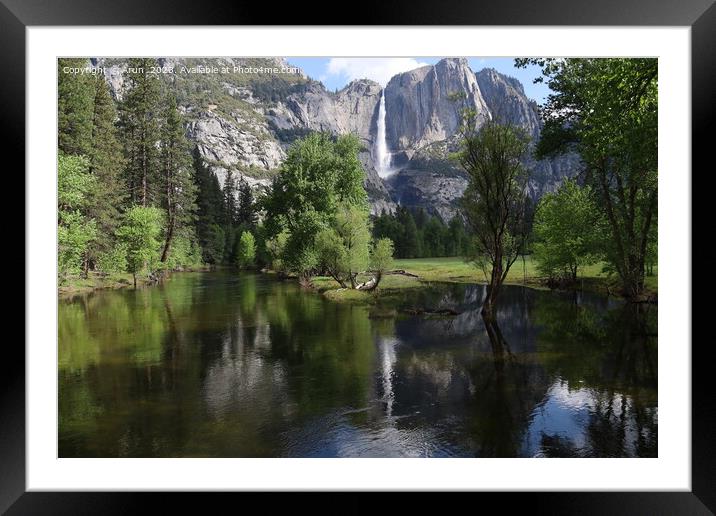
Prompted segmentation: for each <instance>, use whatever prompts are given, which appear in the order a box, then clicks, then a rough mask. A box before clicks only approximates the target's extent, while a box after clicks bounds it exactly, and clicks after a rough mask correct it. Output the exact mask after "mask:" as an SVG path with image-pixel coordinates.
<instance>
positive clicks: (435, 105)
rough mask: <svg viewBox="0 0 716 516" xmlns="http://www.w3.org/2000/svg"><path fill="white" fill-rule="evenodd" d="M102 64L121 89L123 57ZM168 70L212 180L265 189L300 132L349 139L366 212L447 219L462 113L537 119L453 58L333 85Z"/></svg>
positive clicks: (499, 82)
mask: <svg viewBox="0 0 716 516" xmlns="http://www.w3.org/2000/svg"><path fill="white" fill-rule="evenodd" d="M93 63H94V64H95V65H99V66H103V67H105V77H106V80H107V81H108V83H109V85H110V87H111V90H112V93H113V95H114V96H115V97H116V98H118V99H121V98H122V93H123V91H124V89H125V87H126V85H125V81H124V78H123V75H122V72H123V71H124V70H125V69H126V66H127V62H126V60H121V59H94V60H93ZM159 64H160V65H161V66H164V67H166V68H168V69H171V70H173V72H171V73H164V74H162V75H161V77H162V80H164V81H166V82H168V83H170V84H171V86H172V87H173V89H174V91H176V92H177V96H178V99H179V104H180V109H181V110H182V111H183V113H184V115H185V117H186V120H187V125H186V133H187V137H188V138H189V139H190V140H191V141H192V142H193V143H194V144H195V145H196V147H197V148H198V149H199V153H200V155H201V156H202V158H203V159H204V161H205V162H206V164H207V165H208V166H209V168H210V169H211V170H213V171H214V173H216V175H217V177H218V178H219V180H220V182H222V183H223V181H224V180H225V178H226V175H227V173H228V172H229V171H232V173H234V174H236V175H238V176H241V177H243V178H245V179H246V180H247V181H248V182H249V184H251V185H252V186H254V187H256V188H260V187H261V186H262V185H267V184H268V183H269V182H270V179H271V177H272V176H273V175H274V174H276V171H277V169H278V168H279V166H280V164H281V162H282V161H283V159H284V158H285V156H286V150H287V148H288V147H289V146H290V144H291V143H292V142H293V141H295V140H296V139H297V138H300V137H302V136H305V135H306V134H308V132H310V131H328V132H330V133H333V134H346V133H352V134H355V135H357V136H358V138H359V139H360V141H361V143H362V147H363V150H362V151H361V154H360V159H361V161H362V162H363V164H364V166H365V169H366V175H367V177H366V182H365V186H366V190H367V192H368V194H369V198H370V201H371V205H372V211H373V212H374V213H378V212H380V211H382V210H389V211H390V210H393V209H394V208H395V206H396V204H404V205H407V206H414V207H423V208H426V209H427V210H429V211H431V212H434V213H439V214H440V215H441V216H442V217H443V218H444V219H446V220H447V219H450V218H451V217H452V216H454V214H455V213H456V203H457V199H459V197H460V196H461V195H462V192H463V191H464V189H465V186H466V184H467V181H466V177H465V174H464V172H462V171H461V170H460V169H459V168H458V167H457V166H456V164H455V163H454V162H452V161H451V160H450V159H449V154H450V152H452V151H454V150H455V149H456V137H455V135H456V131H457V129H458V127H459V124H460V119H461V113H462V110H463V109H466V108H468V109H471V110H473V111H474V112H475V113H477V115H478V117H480V118H481V119H482V120H486V119H489V118H491V117H497V118H502V119H505V120H506V121H509V122H512V123H515V124H518V125H520V126H522V127H524V128H525V130H526V131H527V132H528V133H529V134H530V135H531V136H532V138H533V139H534V140H535V141H536V140H537V139H538V138H539V133H540V129H541V123H540V120H539V115H538V111H537V105H536V104H535V103H534V102H533V101H532V100H530V99H528V98H527V96H526V95H525V93H524V89H523V87H522V85H521V84H520V83H519V81H517V80H516V79H514V78H511V77H508V76H505V75H503V74H500V73H498V72H496V71H495V70H492V69H484V70H481V71H479V72H478V73H475V72H474V71H473V70H471V69H470V67H469V65H468V62H467V60H466V59H463V58H451V59H443V60H441V61H439V62H438V63H436V64H435V65H431V66H424V67H420V68H417V69H415V70H411V71H409V72H405V73H401V74H398V75H396V76H394V77H393V78H392V79H391V80H390V81H389V82H388V84H387V85H386V87H385V91H384V92H383V88H382V86H381V85H380V84H378V83H376V82H373V81H371V80H368V79H360V80H355V81H353V82H351V83H349V84H348V85H347V86H345V87H344V88H343V89H341V90H339V91H329V90H327V89H326V88H325V86H324V85H323V84H322V83H320V82H318V81H315V80H313V79H311V78H309V77H307V76H306V75H304V74H303V73H302V72H300V71H295V70H294V71H292V72H291V73H281V74H246V73H239V74H236V73H233V74H212V73H182V72H181V70H182V69H183V70H186V69H190V68H191V67H197V66H199V65H201V66H205V67H210V66H228V67H234V66H241V67H264V68H282V69H287V68H290V64H289V63H288V62H287V61H286V60H285V59H280V58H275V59H255V58H211V59H197V58H187V59H177V58H172V59H160V60H159ZM383 93H384V95H385V108H386V118H385V128H386V143H387V146H388V149H389V150H390V153H391V156H392V167H391V168H392V169H393V173H392V174H391V175H390V176H389V177H387V178H381V177H380V176H379V175H378V173H377V171H376V168H375V163H376V159H375V156H374V154H375V153H374V149H375V143H376V142H375V138H376V132H377V118H378V111H379V110H378V105H379V102H380V97H381V94H383ZM526 165H527V166H529V167H530V168H532V169H533V171H534V173H533V178H532V180H531V182H530V185H529V193H530V195H532V196H533V197H534V198H537V197H539V196H540V195H542V193H543V192H545V191H549V190H553V189H554V188H556V186H557V185H558V184H559V183H560V181H562V179H563V178H564V177H566V176H570V175H573V174H574V173H575V171H576V169H577V166H578V162H577V160H576V158H575V157H574V156H567V157H562V158H559V159H555V160H548V161H540V162H537V161H535V160H534V159H532V158H527V159H526Z"/></svg>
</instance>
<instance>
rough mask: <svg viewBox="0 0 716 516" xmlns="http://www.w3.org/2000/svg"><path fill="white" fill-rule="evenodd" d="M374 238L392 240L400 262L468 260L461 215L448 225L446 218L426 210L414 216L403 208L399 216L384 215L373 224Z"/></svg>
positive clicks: (466, 242)
mask: <svg viewBox="0 0 716 516" xmlns="http://www.w3.org/2000/svg"><path fill="white" fill-rule="evenodd" d="M413 213H415V215H413ZM373 237H374V238H389V239H390V240H392V241H393V243H394V246H395V255H396V257H397V258H431V257H440V256H464V255H466V254H467V253H468V249H469V247H468V237H467V233H466V231H465V224H464V223H463V221H462V217H461V216H460V215H457V216H455V217H453V218H452V219H450V222H449V224H447V225H446V224H445V223H444V222H443V220H442V218H440V217H439V216H437V215H430V214H428V213H426V212H425V210H423V209H422V208H421V209H419V210H417V211H415V212H413V211H412V210H410V209H409V208H406V207H404V206H399V207H398V208H397V210H396V212H395V213H386V212H385V211H384V212H383V213H381V214H380V215H378V216H376V217H375V218H374V220H373Z"/></svg>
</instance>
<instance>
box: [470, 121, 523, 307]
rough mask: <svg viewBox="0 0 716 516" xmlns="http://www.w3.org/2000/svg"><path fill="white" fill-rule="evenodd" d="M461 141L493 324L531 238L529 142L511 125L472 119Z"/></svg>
mask: <svg viewBox="0 0 716 516" xmlns="http://www.w3.org/2000/svg"><path fill="white" fill-rule="evenodd" d="M461 137H462V140H461V144H462V148H461V150H460V152H459V153H458V155H457V159H458V161H459V163H460V165H461V166H462V168H463V169H464V170H465V172H466V173H467V175H468V185H467V188H466V190H465V193H464V195H463V197H462V199H461V200H460V206H461V209H462V213H463V215H464V216H465V219H466V221H467V228H468V232H469V234H470V236H471V237H472V239H473V242H474V249H473V253H472V258H473V260H474V261H475V263H477V264H478V265H479V266H480V267H481V268H482V270H483V272H484V274H485V276H486V277H488V279H489V284H488V288H487V297H486V299H485V302H484V304H483V307H482V312H483V314H484V315H485V316H486V317H488V318H489V317H492V316H493V315H494V306H495V303H496V301H497V297H498V295H499V292H500V288H501V286H502V283H503V282H504V281H505V278H506V277H507V273H508V272H509V270H510V267H512V264H513V263H514V262H515V260H517V257H518V256H519V254H520V252H521V250H522V248H523V244H524V241H525V239H526V237H527V235H528V233H529V228H528V227H527V223H526V221H527V209H526V208H527V197H526V195H525V189H526V185H527V180H528V171H527V170H526V169H525V168H524V167H523V165H522V163H521V160H522V157H523V156H524V154H525V152H526V151H527V148H528V143H529V140H528V137H527V136H526V134H525V133H524V131H522V130H521V129H519V128H517V127H515V126H512V125H502V124H500V123H498V122H495V121H492V120H489V121H486V122H485V123H484V124H483V125H482V126H481V127H478V120H477V118H476V117H475V116H474V114H473V113H468V114H467V116H466V117H465V121H464V123H463V126H462V128H461Z"/></svg>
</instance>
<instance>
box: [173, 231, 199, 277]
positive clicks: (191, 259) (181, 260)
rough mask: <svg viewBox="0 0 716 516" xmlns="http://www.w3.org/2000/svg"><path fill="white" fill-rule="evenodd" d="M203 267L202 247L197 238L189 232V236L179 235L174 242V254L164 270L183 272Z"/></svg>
mask: <svg viewBox="0 0 716 516" xmlns="http://www.w3.org/2000/svg"><path fill="white" fill-rule="evenodd" d="M201 265H202V254H201V247H200V246H199V244H198V242H197V241H196V236H195V235H194V234H193V233H192V232H189V233H188V234H187V235H181V234H180V235H178V236H176V237H174V239H173V242H172V252H171V253H170V254H169V255H168V257H167V259H166V261H165V263H164V268H166V269H167V270H181V269H185V268H188V269H191V268H194V267H200V266H201Z"/></svg>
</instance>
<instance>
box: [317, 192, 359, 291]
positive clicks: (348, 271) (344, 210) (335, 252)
mask: <svg viewBox="0 0 716 516" xmlns="http://www.w3.org/2000/svg"><path fill="white" fill-rule="evenodd" d="M369 245H370V224H369V221H368V210H367V209H366V207H365V206H355V205H350V204H348V205H345V206H343V207H341V208H339V209H338V212H337V213H336V216H335V220H334V221H333V222H332V224H331V226H330V227H327V228H324V229H322V230H321V231H320V232H319V233H318V235H316V249H317V252H318V255H319V260H320V265H321V266H322V267H323V268H324V269H325V270H326V271H327V272H328V274H329V275H330V276H331V277H332V278H333V279H335V280H336V281H337V282H338V283H339V284H340V285H341V286H342V287H346V284H347V283H350V285H351V287H352V288H355V286H356V276H357V275H358V273H360V272H362V271H364V270H366V268H367V267H368V257H369Z"/></svg>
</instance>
